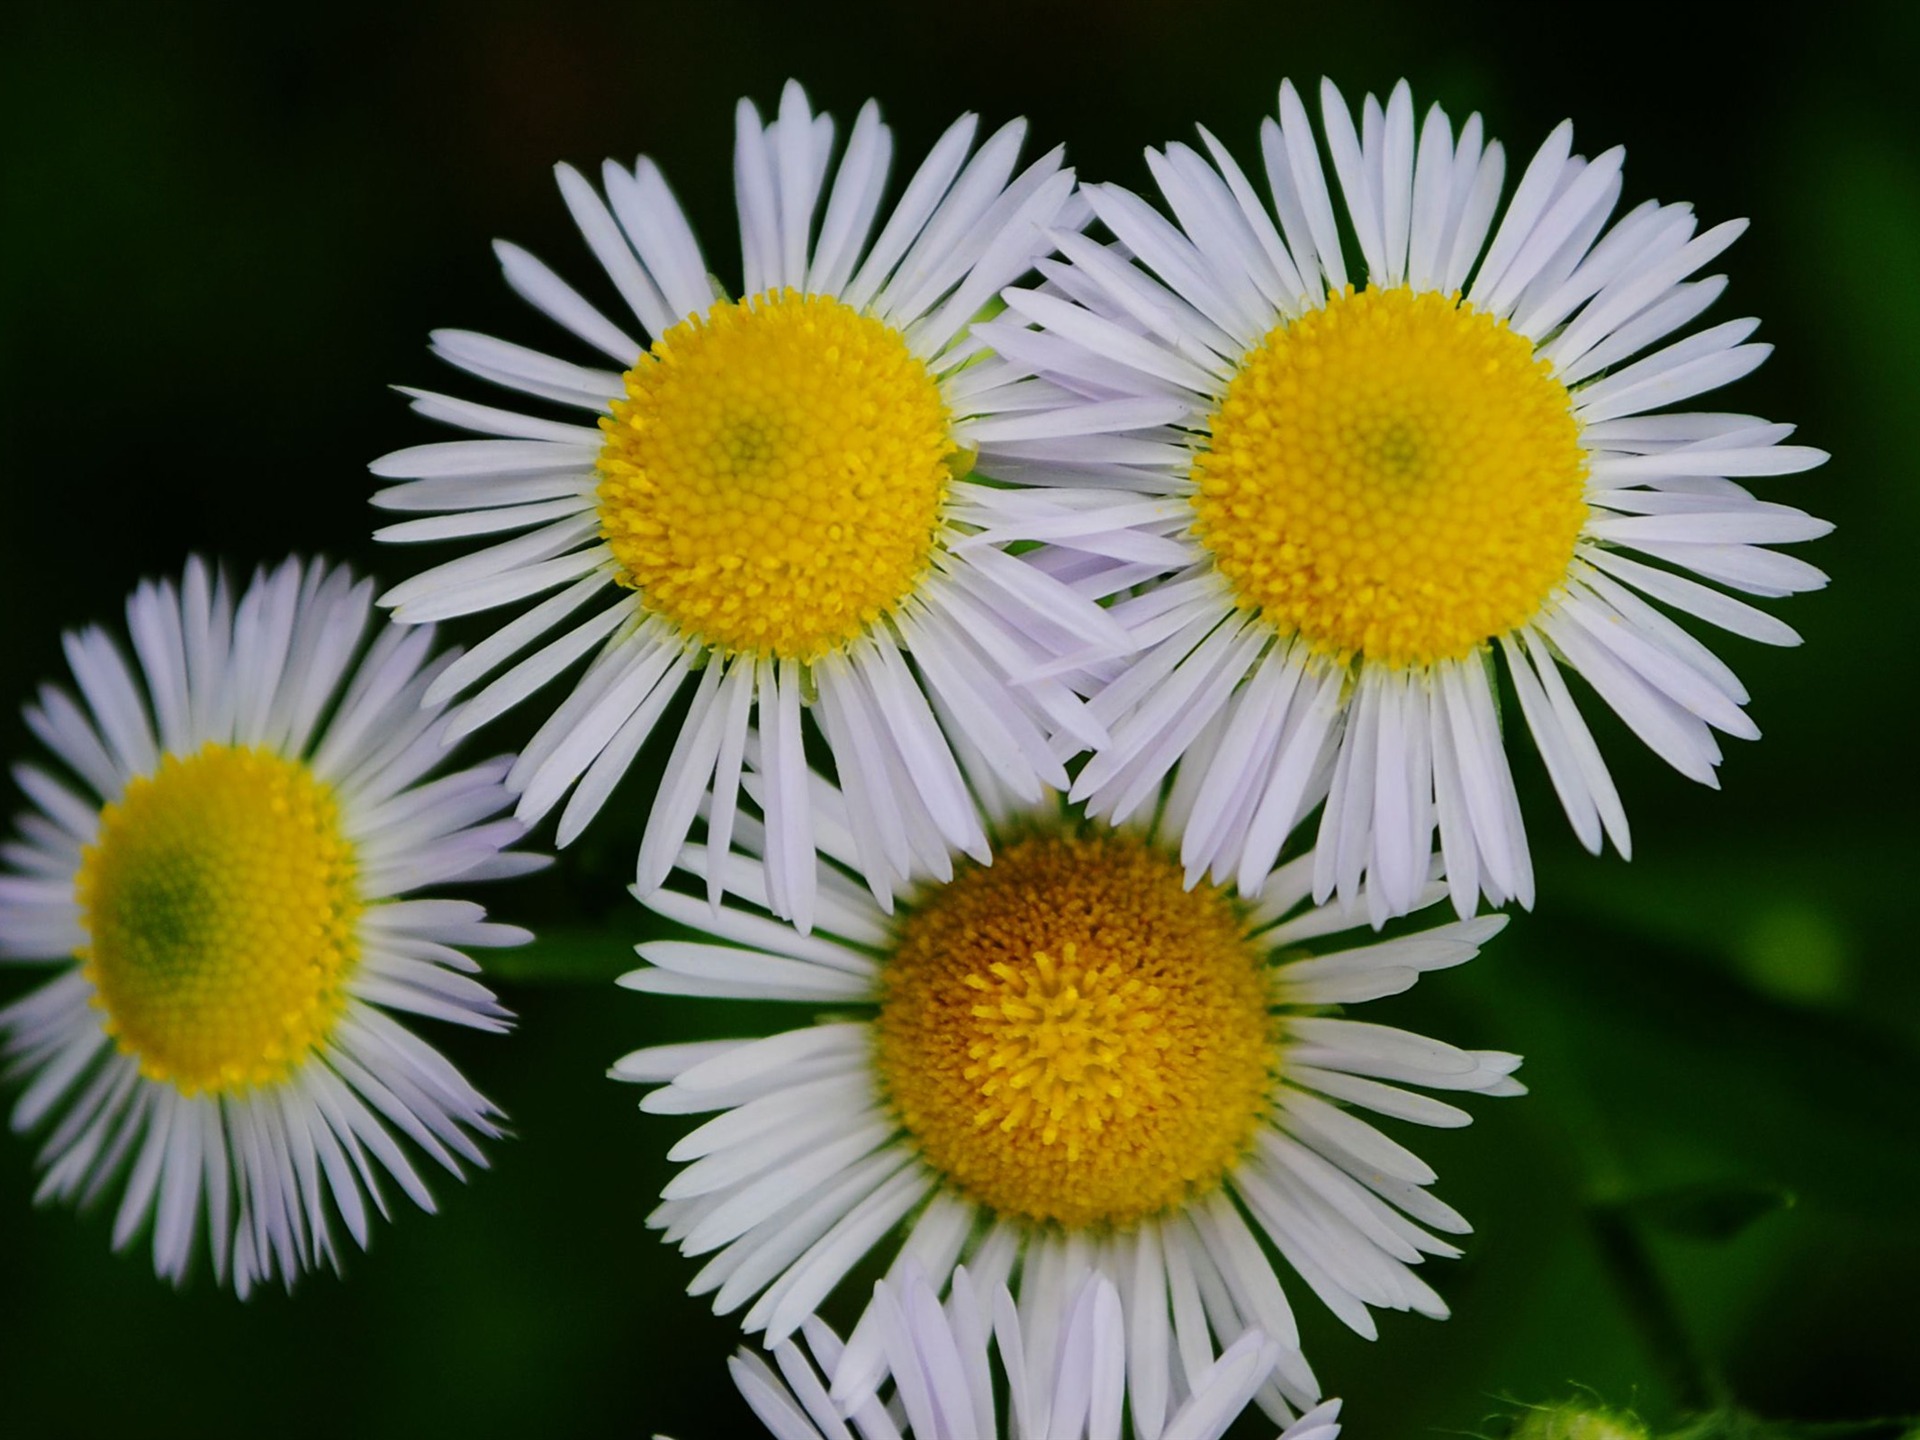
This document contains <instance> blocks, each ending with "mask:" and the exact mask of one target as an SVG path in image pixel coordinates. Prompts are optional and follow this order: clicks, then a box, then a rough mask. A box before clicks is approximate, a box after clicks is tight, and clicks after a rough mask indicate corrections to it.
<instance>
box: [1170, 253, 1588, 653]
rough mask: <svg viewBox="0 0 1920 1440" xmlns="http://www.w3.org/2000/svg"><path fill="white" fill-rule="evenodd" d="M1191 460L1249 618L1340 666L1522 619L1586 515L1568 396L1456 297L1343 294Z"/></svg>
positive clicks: (1258, 368) (1519, 340)
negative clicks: (1252, 614) (1253, 615)
mask: <svg viewBox="0 0 1920 1440" xmlns="http://www.w3.org/2000/svg"><path fill="white" fill-rule="evenodd" d="M1209 426H1210V430H1211V436H1210V438H1209V440H1208V442H1207V446H1206V448H1205V449H1204V450H1203V451H1201V453H1200V454H1199V456H1198V457H1197V458H1196V459H1195V461H1194V479H1195V480H1196V481H1197V482H1198V491H1197V493H1196V495H1195V497H1194V511H1195V513H1196V516H1197V519H1196V521H1195V524H1194V534H1195V535H1196V536H1198V538H1199V539H1200V540H1201V542H1202V543H1203V544H1204V545H1205V546H1206V547H1207V549H1208V550H1210V551H1211V552H1212V553H1213V557H1214V560H1215V562H1216V563H1217V564H1218V565H1219V567H1220V571H1221V573H1222V574H1223V575H1225V576H1226V577H1227V579H1228V580H1229V581H1230V582H1231V583H1232V585H1233V588H1234V590H1235V592H1236V594H1237V596H1238V600H1239V604H1240V606H1241V607H1242V608H1243V609H1250V610H1258V611H1260V612H1261V614H1262V615H1263V616H1264V617H1265V618H1266V619H1267V620H1268V621H1270V622H1271V623H1272V625H1273V626H1274V628H1275V629H1276V630H1277V631H1279V632H1280V633H1282V634H1293V633H1297V634H1299V635H1300V636H1301V637H1302V638H1303V639H1304V640H1306V642H1307V643H1308V644H1309V645H1311V646H1312V647H1313V648H1314V649H1315V650H1317V651H1319V652H1320V653H1322V654H1327V655H1332V656H1334V657H1336V658H1338V659H1341V660H1343V661H1344V660H1346V659H1347V658H1349V657H1351V656H1353V655H1355V654H1359V655H1362V656H1364V657H1365V658H1367V659H1369V660H1375V661H1379V662H1381V663H1383V664H1387V665H1394V666H1409V665H1423V664H1429V663H1431V662H1433V661H1436V660H1443V659H1449V658H1458V657H1461V656H1465V655H1467V654H1469V653H1470V652H1471V651H1473V650H1474V648H1475V647H1477V646H1479V645H1481V644H1483V643H1485V642H1486V641H1487V640H1489V639H1491V638H1493V637H1494V636H1496V635H1501V634H1505V633H1506V632H1508V631H1510V630H1512V629H1513V628H1514V627H1516V626H1518V625H1521V624H1524V623H1525V622H1526V621H1527V620H1529V619H1531V618H1532V617H1533V616H1534V615H1535V614H1536V613H1537V612H1538V611H1539V609H1540V607H1541V605H1542V604H1544V603H1545V601H1546V600H1547V598H1548V597H1549V596H1550V595H1551V594H1552V593H1553V592H1554V590H1555V589H1556V588H1557V587H1558V586H1559V585H1560V584H1561V582H1562V581H1563V580H1564V579H1565V578H1566V574H1567V567H1568V564H1569V562H1570V561H1571V560H1572V558H1573V548H1574V542H1575V541H1576V540H1577V539H1578V538H1579V535H1580V530H1581V526H1582V525H1583V524H1584V523H1585V521H1586V514H1587V509H1586V502H1585V499H1584V494H1585V480H1586V469H1587V466H1586V453H1585V451H1584V450H1583V449H1582V448H1581V445H1580V433H1579V425H1578V422H1577V421H1575V419H1574V417H1573V405H1572V401H1571V399H1570V398H1569V397H1568V394H1567V390H1566V387H1565V386H1564V385H1562V384H1561V383H1560V382H1559V381H1558V380H1556V379H1555V378H1554V377H1553V374H1552V373H1551V369H1550V367H1549V366H1548V364H1547V363H1546V362H1545V361H1544V360H1540V359H1538V358H1536V357H1535V355H1534V353H1533V346H1532V345H1531V343H1530V342H1528V341H1527V339H1526V338H1525V337H1524V336H1521V335H1516V334H1515V333H1514V332H1513V331H1512V330H1510V329H1508V328H1507V325H1506V322H1505V321H1502V320H1498V319H1495V318H1494V317H1492V316H1490V315H1485V314H1482V313H1480V312H1479V311H1476V310H1474V309H1473V308H1472V307H1471V306H1469V305H1465V304H1462V303H1460V302H1459V300H1458V299H1457V297H1455V296H1452V295H1443V294H1440V293H1438V292H1435V291H1425V292H1422V293H1420V294H1415V293H1414V292H1413V291H1411V290H1408V289H1405V288H1401V289H1394V290H1367V291H1363V292H1361V293H1360V294H1355V293H1354V292H1353V291H1352V290H1351V289H1349V290H1347V291H1345V292H1344V293H1342V294H1338V295H1334V296H1332V297H1330V298H1329V299H1328V301H1327V304H1326V307H1325V308H1324V309H1320V310H1310V311H1308V312H1307V313H1306V314H1305V315H1303V316H1301V317H1300V318H1299V319H1297V320H1293V321H1290V322H1288V323H1286V324H1283V325H1280V326H1279V327H1277V328H1276V329H1275V330H1274V331H1273V332H1272V333H1271V334H1269V335H1268V336H1267V338H1266V339H1265V340H1263V341H1261V342H1260V344H1259V345H1258V346H1257V347H1256V348H1255V349H1254V350H1253V351H1251V352H1250V353H1249V354H1248V355H1247V357H1246V359H1245V360H1244V361H1243V362H1242V363H1241V366H1240V369H1239V372H1238V373H1237V374H1235V376H1234V377H1233V381H1232V383H1231V384H1230V385H1228V387H1227V393H1226V397H1225V398H1224V399H1223V400H1222V401H1221V402H1220V408H1219V410H1218V411H1216V412H1215V413H1214V415H1213V417H1212V419H1211V421H1210V422H1209Z"/></svg>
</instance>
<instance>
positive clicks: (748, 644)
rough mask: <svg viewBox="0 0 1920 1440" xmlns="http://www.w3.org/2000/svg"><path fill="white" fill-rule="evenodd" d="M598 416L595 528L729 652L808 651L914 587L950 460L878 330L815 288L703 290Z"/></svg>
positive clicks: (913, 372) (929, 412) (647, 587)
mask: <svg viewBox="0 0 1920 1440" xmlns="http://www.w3.org/2000/svg"><path fill="white" fill-rule="evenodd" d="M626 387H627V394H626V398H625V399H624V400H617V401H615V402H614V404H613V414H612V415H611V416H609V417H606V418H604V419H602V420H601V422H600V425H601V429H602V430H603V431H604V433H605V435H606V444H605V446H604V447H603V448H602V450H601V453H600V489H599V500H600V532H601V534H602V535H603V536H604V537H605V538H606V541H607V544H608V545H609V546H610V547H611V548H612V550H613V553H614V556H615V558H616V559H617V560H618V561H619V566H620V579H621V580H622V582H623V583H625V584H627V585H629V586H631V587H632V588H634V589H637V590H639V591H640V592H641V594H642V595H643V596H644V597H645V602H646V605H647V607H648V608H649V609H650V610H653V611H655V612H656V613H659V614H661V615H664V616H666V617H667V618H668V619H669V620H671V621H672V622H673V623H674V624H675V625H676V626H678V627H679V629H680V630H681V631H683V632H684V633H686V634H687V635H689V636H697V637H699V638H700V639H702V640H704V641H705V642H706V643H707V644H709V645H713V646H715V647H717V648H719V649H721V650H723V651H726V652H729V653H744V654H751V655H760V656H777V657H781V658H787V659H796V660H813V659H816V658H818V657H819V656H820V655H822V654H825V653H827V652H828V651H831V650H834V649H837V648H839V647H841V646H844V645H846V644H848V643H850V642H851V641H853V640H855V639H857V638H859V637H860V636H861V635H862V634H864V633H865V632H866V631H867V629H868V628H869V627H870V626H872V625H873V624H874V623H875V622H876V621H878V620H879V619H880V617H881V616H882V615H884V614H886V613H887V612H888V611H890V610H892V609H893V608H894V607H895V606H897V605H898V604H899V603H900V602H901V601H902V600H904V599H905V598H906V597H907V596H908V595H909V594H911V593H912V592H913V590H914V589H915V588H916V587H917V586H918V585H919V584H920V582H921V580H922V579H923V578H924V577H925V575H926V573H927V568H928V565H929V564H930V562H931V558H932V553H933V546H934V541H935V534H936V531H937V530H938V527H939V524H940V516H941V510H942V507H943V505H944V503H945V501H946V494H947V484H948V481H949V480H950V479H952V478H953V476H954V475H955V474H956V473H961V472H964V469H965V468H966V465H967V463H968V461H967V460H966V457H965V456H964V455H963V452H961V451H960V450H959V447H958V446H957V445H956V443H955V441H954V438H953V429H952V425H951V424H950V419H949V416H948V413H947V407H946V402H945V401H944V400H943V399H942V398H941V395H940V388H939V386H938V385H937V384H936V383H935V382H934V379H933V376H932V374H931V373H930V372H929V371H928V370H927V367H926V366H925V365H924V364H923V363H921V361H920V360H918V359H917V358H915V356H914V354H913V352H912V351H911V350H909V349H908V348H907V342H906V340H905V338H904V337H903V336H902V335H901V334H900V332H899V331H898V330H895V329H894V328H893V327H892V326H890V325H887V324H885V323H883V322H882V321H879V320H876V319H873V318H872V317H871V316H867V315H862V314H861V313H860V312H858V311H857V310H854V309H852V308H851V307H849V306H847V305H844V304H842V303H841V302H840V301H838V300H836V299H833V298H832V297H831V296H825V295H800V294H797V293H795V292H794V291H792V290H786V291H782V292H780V293H778V294H773V293H768V294H764V295H758V296H755V297H753V298H752V299H749V300H743V301H739V302H737V303H734V302H727V301H723V302H721V303H719V304H717V305H715V306H714V307H713V308H712V309H711V310H709V311H708V312H707V313H706V314H705V315H703V316H697V317H695V318H693V319H690V320H686V321H683V322H681V323H680V324H679V325H676V326H674V328H673V329H671V330H669V331H668V332H667V333H666V334H665V335H663V336H662V337H661V338H660V339H659V340H658V341H657V342H656V343H655V344H654V346H653V349H652V351H651V352H650V353H648V354H647V355H643V356H642V357H641V358H640V362H639V363H638V364H637V365H635V366H634V367H633V369H631V370H629V371H628V372H627V375H626Z"/></svg>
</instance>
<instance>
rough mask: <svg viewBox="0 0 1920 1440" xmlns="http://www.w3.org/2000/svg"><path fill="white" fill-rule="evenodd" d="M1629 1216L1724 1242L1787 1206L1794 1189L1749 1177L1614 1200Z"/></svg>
mask: <svg viewBox="0 0 1920 1440" xmlns="http://www.w3.org/2000/svg"><path fill="white" fill-rule="evenodd" d="M1615 1203H1616V1205H1617V1207H1618V1208H1619V1209H1620V1210H1621V1211H1622V1212H1623V1213H1624V1214H1625V1215H1627V1216H1628V1217H1629V1218H1631V1219H1634V1220H1637V1221H1640V1222H1641V1223H1643V1224H1645V1225H1649V1226H1651V1227H1652V1228H1654V1229H1656V1230H1661V1231H1664V1232H1666V1233H1667V1234H1669V1235H1678V1236H1682V1237H1684V1238H1685V1239H1688V1240H1712V1241H1716V1242H1718V1241H1727V1240H1732V1239H1734V1238H1735V1237H1736V1236H1738V1235H1740V1234H1741V1233H1742V1232H1743V1231H1745V1230H1746V1229H1747V1227H1748V1226H1750V1225H1752V1224H1753V1223H1754V1222H1755V1221H1758V1220H1763V1219H1765V1218H1766V1217H1767V1216H1769V1215H1773V1214H1777V1213H1778V1212H1780V1211H1782V1210H1791V1209H1792V1208H1793V1207H1794V1205H1795V1203H1796V1197H1795V1195H1794V1193H1793V1192H1792V1191H1791V1190H1789V1189H1787V1188H1786V1187H1785V1186H1783V1185H1772V1184H1767V1183H1764V1182H1760V1181H1750V1180H1709V1181H1705V1182H1703V1183H1700V1184H1696V1185H1680V1186H1676V1187H1674V1188H1673V1189H1670V1190H1658V1191H1654V1192H1651V1193H1649V1194H1645V1195H1638V1196H1633V1197H1631V1198H1629V1199H1626V1200H1621V1201H1617V1202H1615Z"/></svg>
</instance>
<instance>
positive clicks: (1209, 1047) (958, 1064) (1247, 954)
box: [877, 830, 1277, 1227]
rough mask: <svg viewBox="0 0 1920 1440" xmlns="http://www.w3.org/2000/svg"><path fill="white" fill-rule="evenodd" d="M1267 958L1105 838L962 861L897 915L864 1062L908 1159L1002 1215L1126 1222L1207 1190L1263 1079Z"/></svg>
mask: <svg viewBox="0 0 1920 1440" xmlns="http://www.w3.org/2000/svg"><path fill="white" fill-rule="evenodd" d="M1265 958H1266V957H1265V954H1264V952H1263V951H1262V950H1261V949H1260V948H1259V947H1258V946H1257V945H1255V944H1254V943H1252V942H1251V941H1250V940H1249V938H1248V936H1247V926H1246V916H1245V913H1244V911H1243V910H1242V908H1241V906H1240V905H1239V903H1238V902H1236V901H1235V900H1233V899H1232V898H1231V897H1230V896H1229V895H1227V894H1226V893H1225V892H1223V891H1221V890H1218V889H1215V888H1212V887H1208V886H1200V887H1197V888H1195V889H1193V890H1188V889H1187V888H1186V887H1185V885H1184V884H1183V878H1182V874H1181V870H1180V866H1179V863H1178V861H1177V860H1176V859H1175V857H1173V856H1171V855H1167V854H1164V853H1162V852H1161V851H1160V850H1158V849H1157V848H1155V847H1153V846H1151V845H1149V844H1148V843H1147V842H1145V841H1143V840H1141V839H1139V838H1137V837H1135V836H1132V835H1128V834H1126V833H1124V832H1120V831H1092V830H1089V831H1088V832H1087V833H1085V834H1079V835H1074V834H1047V835H1038V836H1033V837H1031V838H1028V839H1025V840H1021V841H1018V842H1015V843H1014V844H1011V845H1008V846H1006V847H1005V848H1003V849H1002V850H1001V851H1000V852H999V853H998V854H997V855H996V856H995V857H994V861H993V864H992V865H991V866H990V867H987V866H980V865H975V864H971V863H963V864H962V866H961V868H960V869H959V871H958V872H957V873H956V874H955V876H954V879H953V881H952V883H950V884H948V885H945V886H942V887H940V888H939V889H938V890H937V891H934V892H933V893H932V894H931V895H929V896H928V897H926V898H925V899H924V900H923V901H922V902H921V903H919V904H917V905H916V906H914V907H913V908H911V909H910V910H908V911H907V912H906V913H905V914H904V916H903V918H902V920H901V922H900V927H899V939H898V943H897V945H896V947H895V949H894V951H893V954H892V956H891V958H890V959H889V960H888V962H887V965H886V968H885V971H884V988H883V998H882V1002H881V1011H880V1019H879V1024H878V1027H877V1028H878V1036H879V1039H878V1066H879V1072H880V1075H881V1078H882V1083H883V1085H884V1087H885V1090H886V1093H887V1094H888V1096H889V1097H890V1098H891V1100H892V1102H893V1104H894V1106H895V1108H896V1109H897V1110H898V1112H899V1115H900V1118H901V1121H902V1123H903V1124H904V1126H905V1128H906V1129H907V1131H908V1133H909V1134H910V1135H911V1136H912V1137H913V1139H914V1141H915V1142H916V1143H917V1144H918V1146H919V1148H920V1151H921V1153H922V1155H923V1156H924V1157H925V1158H926V1160H927V1162H928V1163H929V1164H931V1165H932V1166H933V1167H934V1168H935V1169H936V1170H938V1171H940V1172H941V1173H942V1174H943V1175H944V1176H945V1177H946V1179H947V1180H948V1181H949V1182H950V1183H951V1184H952V1185H953V1186H954V1187H955V1188H956V1189H958V1190H959V1191H961V1192H962V1193H964V1194H966V1195H968V1196H970V1197H972V1198H973V1199H975V1200H977V1201H978V1202H980V1203H981V1204H983V1205H986V1206H988V1207H989V1208H991V1209H992V1210H994V1211H995V1212H997V1213H998V1214H1000V1215H1003V1216H1008V1217H1018V1218H1021V1219H1025V1220H1029V1221H1040V1222H1047V1221H1051V1222H1057V1223H1059V1224H1063V1225H1068V1226H1074V1227H1086V1226H1125V1225H1128V1224H1130V1223H1132V1222H1135V1221H1138V1220H1141V1219H1143V1218H1145V1217H1147V1216H1150V1215H1153V1214H1156V1213H1158V1212H1160V1211H1163V1210H1166V1209H1169V1208H1171V1207H1174V1206H1177V1205H1180V1204H1183V1203H1184V1202H1186V1201H1188V1200H1190V1199H1193V1198H1194V1197H1196V1196H1199V1195H1203V1194H1205V1193H1207V1192H1208V1191H1210V1190H1212V1189H1213V1188H1214V1187H1215V1186H1217V1185H1218V1184H1219V1183H1220V1181H1221V1179H1222V1178H1223V1177H1224V1176H1225V1174H1226V1173H1227V1171H1228V1170H1229V1168H1231V1167H1232V1166H1233V1165H1234V1163H1235V1162H1236V1161H1238V1160H1239V1159H1240V1157H1241V1156H1242V1155H1244V1154H1245V1152H1246V1150H1247V1148H1248V1146H1249V1145H1250V1144H1251V1143H1252V1141H1253V1136H1254V1132H1255V1129H1256V1127H1257V1126H1258V1124H1259V1122H1260V1119H1261V1117H1262V1116H1263V1115H1264V1114H1265V1113H1266V1111H1267V1106H1268V1094H1269V1092H1270V1090H1271V1089H1272V1085H1273V1082H1274V1076H1275V1068H1274V1067H1275V1057H1276V1055H1277V1050H1276V1046H1275V1032H1274V1021H1273V1018H1272V1016H1271V1014H1270V1012H1269V1009H1268V999H1267V989H1266V980H1265V974H1266V969H1265Z"/></svg>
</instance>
